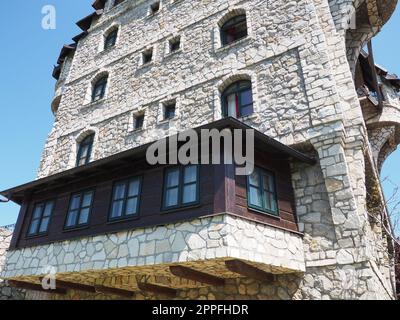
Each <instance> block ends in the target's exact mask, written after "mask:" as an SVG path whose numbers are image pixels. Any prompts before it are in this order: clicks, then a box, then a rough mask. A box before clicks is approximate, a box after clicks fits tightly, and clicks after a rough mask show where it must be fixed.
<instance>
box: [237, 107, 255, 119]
mask: <svg viewBox="0 0 400 320" xmlns="http://www.w3.org/2000/svg"><path fill="white" fill-rule="evenodd" d="M253 113H254V111H253V105H252V104H250V105H247V106H244V107H243V106H242V107H241V108H240V116H241V117H245V116H249V115H251V114H253Z"/></svg>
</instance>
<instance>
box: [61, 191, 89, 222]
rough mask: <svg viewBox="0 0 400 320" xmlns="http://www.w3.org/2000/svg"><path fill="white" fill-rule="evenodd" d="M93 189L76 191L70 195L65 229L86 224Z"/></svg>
mask: <svg viewBox="0 0 400 320" xmlns="http://www.w3.org/2000/svg"><path fill="white" fill-rule="evenodd" d="M93 196H94V190H90V191H86V192H81V193H76V194H73V195H72V196H71V200H70V203H69V209H68V214H67V219H66V221H65V226H64V228H65V229H75V228H80V227H84V226H87V225H88V223H89V216H90V212H91V209H92V205H93Z"/></svg>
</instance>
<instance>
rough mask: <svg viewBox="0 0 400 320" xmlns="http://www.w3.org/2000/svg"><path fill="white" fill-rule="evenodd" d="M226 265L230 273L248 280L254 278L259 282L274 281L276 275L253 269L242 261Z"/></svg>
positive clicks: (230, 261)
mask: <svg viewBox="0 0 400 320" xmlns="http://www.w3.org/2000/svg"><path fill="white" fill-rule="evenodd" d="M225 265H226V267H227V268H228V270H229V271H231V272H234V273H238V274H240V275H242V276H245V277H247V278H252V279H255V280H259V281H270V282H271V281H274V275H273V274H272V273H268V272H265V271H263V270H261V269H258V268H256V267H253V266H251V265H249V264H247V263H245V262H243V261H241V260H229V261H225Z"/></svg>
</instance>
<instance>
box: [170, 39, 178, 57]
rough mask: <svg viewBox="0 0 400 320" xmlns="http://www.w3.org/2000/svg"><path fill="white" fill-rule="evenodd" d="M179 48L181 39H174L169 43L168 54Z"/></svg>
mask: <svg viewBox="0 0 400 320" xmlns="http://www.w3.org/2000/svg"><path fill="white" fill-rule="evenodd" d="M180 48H181V37H176V38H174V39H171V40H170V41H169V52H170V53H172V52H176V51H178V50H179V49H180Z"/></svg>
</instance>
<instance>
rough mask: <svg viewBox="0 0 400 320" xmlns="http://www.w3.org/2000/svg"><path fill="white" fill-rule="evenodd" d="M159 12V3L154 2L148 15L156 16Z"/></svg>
mask: <svg viewBox="0 0 400 320" xmlns="http://www.w3.org/2000/svg"><path fill="white" fill-rule="evenodd" d="M158 11H160V2H155V3H153V4H152V5H151V6H150V14H156V13H157V12H158Z"/></svg>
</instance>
